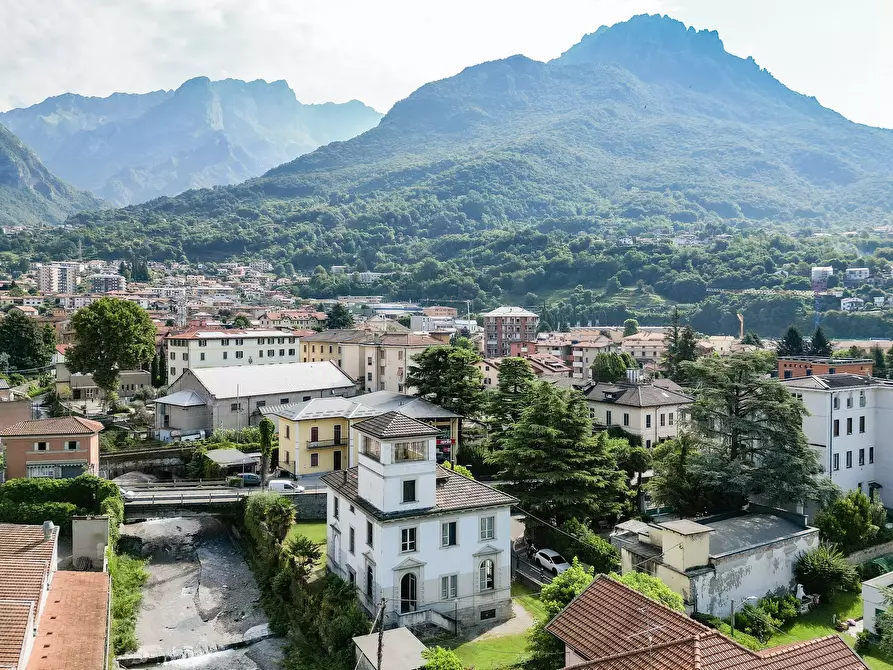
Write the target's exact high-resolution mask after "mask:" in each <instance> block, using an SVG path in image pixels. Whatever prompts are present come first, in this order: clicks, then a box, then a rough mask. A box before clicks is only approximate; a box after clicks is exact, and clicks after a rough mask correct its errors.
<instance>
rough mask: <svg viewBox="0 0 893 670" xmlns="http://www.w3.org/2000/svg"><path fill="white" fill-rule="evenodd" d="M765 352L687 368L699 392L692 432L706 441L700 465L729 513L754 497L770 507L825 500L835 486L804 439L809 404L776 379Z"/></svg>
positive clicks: (701, 473) (692, 413)
mask: <svg viewBox="0 0 893 670" xmlns="http://www.w3.org/2000/svg"><path fill="white" fill-rule="evenodd" d="M774 367H775V366H774V361H773V358H772V357H771V356H770V355H768V354H767V353H766V352H755V353H752V354H736V355H733V356H727V357H725V358H709V357H705V358H701V359H699V360H698V361H696V362H694V363H684V364H683V370H684V372H685V374H686V375H687V378H688V380H689V381H690V382H691V383H692V386H693V388H694V391H695V397H696V399H695V402H694V403H693V404H692V405H690V407H689V419H690V424H691V427H692V430H693V431H694V432H696V433H697V434H698V435H700V436H701V437H702V438H703V439H704V447H703V449H702V452H701V455H700V457H699V459H698V461H697V463H696V464H695V465H696V467H695V471H696V473H697V474H698V475H699V476H700V478H701V481H702V482H703V483H704V486H705V488H706V489H708V490H709V489H712V490H713V491H718V492H722V494H723V495H724V497H725V500H726V503H727V508H728V509H736V508H737V507H738V506H740V505H741V504H742V503H743V502H744V501H745V500H747V499H748V498H750V497H751V496H760V497H762V498H763V499H764V500H765V501H767V502H768V503H770V504H781V503H790V502H792V501H794V502H798V501H799V502H805V501H807V500H826V499H827V497H828V495H829V494H830V492H831V491H830V489H829V486H831V484H830V481H829V480H828V479H827V478H825V477H819V476H818V475H819V473H820V466H819V461H818V458H817V456H816V454H815V452H814V451H813V450H812V448H811V447H810V446H809V444H808V443H807V441H806V436H805V435H804V434H803V427H802V426H803V415H804V413H805V409H804V407H803V404H802V403H801V402H800V401H799V400H797V399H796V398H795V397H794V396H793V395H792V394H791V393H790V392H789V391H788V389H787V388H786V387H785V386H784V384H782V383H781V382H779V381H778V380H777V379H772V378H770V377H769V376H768V375H769V373H770V372H772V370H773V369H774Z"/></svg>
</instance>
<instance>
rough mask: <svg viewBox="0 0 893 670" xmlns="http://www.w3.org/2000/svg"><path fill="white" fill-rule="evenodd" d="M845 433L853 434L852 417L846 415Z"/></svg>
mask: <svg viewBox="0 0 893 670" xmlns="http://www.w3.org/2000/svg"><path fill="white" fill-rule="evenodd" d="M846 434H847V435H852V434H853V417H848V418H847V420H846Z"/></svg>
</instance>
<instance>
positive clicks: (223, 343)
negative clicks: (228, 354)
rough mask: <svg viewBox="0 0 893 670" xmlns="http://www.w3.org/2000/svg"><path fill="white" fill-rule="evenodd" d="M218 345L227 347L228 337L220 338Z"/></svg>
mask: <svg viewBox="0 0 893 670" xmlns="http://www.w3.org/2000/svg"><path fill="white" fill-rule="evenodd" d="M220 345H221V346H224V347H228V346H229V340H228V339H222V340H220Z"/></svg>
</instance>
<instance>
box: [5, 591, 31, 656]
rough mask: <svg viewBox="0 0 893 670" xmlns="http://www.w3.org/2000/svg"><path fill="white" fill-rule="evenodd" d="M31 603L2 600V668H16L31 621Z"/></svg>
mask: <svg viewBox="0 0 893 670" xmlns="http://www.w3.org/2000/svg"><path fill="white" fill-rule="evenodd" d="M31 608H32V605H31V603H30V602H25V601H21V600H13V601H10V600H0V668H16V667H18V664H19V659H20V658H21V655H22V647H23V646H24V644H25V635H26V634H28V624H29V622H30V621H31Z"/></svg>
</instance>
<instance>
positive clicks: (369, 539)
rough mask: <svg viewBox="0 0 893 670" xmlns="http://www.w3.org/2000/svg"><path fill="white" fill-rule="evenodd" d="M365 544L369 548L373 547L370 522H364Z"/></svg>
mask: <svg viewBox="0 0 893 670" xmlns="http://www.w3.org/2000/svg"><path fill="white" fill-rule="evenodd" d="M366 544H368V545H369V546H370V547H371V546H373V545H372V522H371V521H367V522H366Z"/></svg>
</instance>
